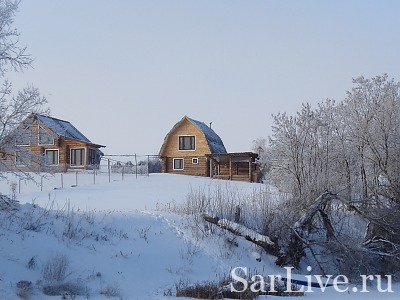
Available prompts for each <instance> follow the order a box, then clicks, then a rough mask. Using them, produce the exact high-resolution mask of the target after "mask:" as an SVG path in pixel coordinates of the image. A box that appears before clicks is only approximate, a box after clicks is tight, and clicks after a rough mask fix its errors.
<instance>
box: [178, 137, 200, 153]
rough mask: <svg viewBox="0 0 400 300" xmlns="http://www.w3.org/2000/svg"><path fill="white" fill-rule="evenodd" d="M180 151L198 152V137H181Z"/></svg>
mask: <svg viewBox="0 0 400 300" xmlns="http://www.w3.org/2000/svg"><path fill="white" fill-rule="evenodd" d="M179 150H183V151H188V150H189V151H190V150H196V137H195V136H194V135H185V136H179Z"/></svg>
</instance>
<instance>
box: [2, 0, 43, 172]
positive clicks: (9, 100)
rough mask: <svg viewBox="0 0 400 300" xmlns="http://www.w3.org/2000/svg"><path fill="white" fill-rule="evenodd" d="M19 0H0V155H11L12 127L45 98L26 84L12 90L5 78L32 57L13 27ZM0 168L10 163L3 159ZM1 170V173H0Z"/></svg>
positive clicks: (40, 108) (28, 64)
mask: <svg viewBox="0 0 400 300" xmlns="http://www.w3.org/2000/svg"><path fill="white" fill-rule="evenodd" d="M19 3H20V1H12V0H1V1H0V149H1V155H2V157H3V158H6V157H7V156H9V155H14V154H15V151H16V147H15V143H13V142H10V141H12V140H15V139H16V138H17V136H18V135H19V134H21V131H20V130H16V129H17V127H18V126H19V125H20V124H21V122H22V121H23V120H24V119H25V118H26V117H27V116H28V115H29V114H30V113H34V112H36V113H45V112H46V111H47V110H44V108H43V106H44V105H45V104H46V103H47V101H46V99H45V98H44V97H42V96H40V93H39V91H38V89H37V88H35V87H32V86H28V87H26V88H24V89H22V90H20V91H18V92H16V93H15V92H13V89H12V83H11V81H9V80H8V79H7V77H6V76H7V73H8V72H22V71H23V70H24V69H26V68H29V67H31V66H32V62H33V59H32V57H31V56H30V55H29V54H28V53H27V52H26V46H22V45H21V44H20V41H19V36H20V33H19V32H18V30H17V29H15V28H14V27H13V22H14V17H15V14H16V12H17V9H18V5H19ZM0 164H1V171H7V170H9V168H10V166H9V165H8V164H5V163H4V162H3V160H1V162H0ZM0 174H1V173H0Z"/></svg>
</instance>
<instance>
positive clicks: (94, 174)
mask: <svg viewBox="0 0 400 300" xmlns="http://www.w3.org/2000/svg"><path fill="white" fill-rule="evenodd" d="M93 184H96V167H95V166H93Z"/></svg>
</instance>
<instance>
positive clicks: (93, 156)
mask: <svg viewBox="0 0 400 300" xmlns="http://www.w3.org/2000/svg"><path fill="white" fill-rule="evenodd" d="M88 164H89V165H98V164H100V154H99V153H98V151H97V149H89V161H88Z"/></svg>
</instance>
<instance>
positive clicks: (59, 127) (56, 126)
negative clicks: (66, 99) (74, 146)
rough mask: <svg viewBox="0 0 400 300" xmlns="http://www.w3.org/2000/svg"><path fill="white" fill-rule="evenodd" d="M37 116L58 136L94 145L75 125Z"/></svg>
mask: <svg viewBox="0 0 400 300" xmlns="http://www.w3.org/2000/svg"><path fill="white" fill-rule="evenodd" d="M35 116H36V117H37V118H38V120H39V121H41V122H42V123H44V124H45V125H46V126H47V127H48V128H49V129H51V130H52V131H53V132H54V133H55V134H57V135H58V136H63V137H65V138H69V139H73V140H78V141H82V142H85V143H89V144H92V142H91V141H90V140H89V139H88V138H87V137H85V136H84V135H83V134H82V133H81V132H80V131H79V130H78V129H76V128H75V126H74V125H72V124H71V123H70V122H68V121H64V120H60V119H56V118H53V117H49V116H44V115H39V114H36V115H35Z"/></svg>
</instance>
